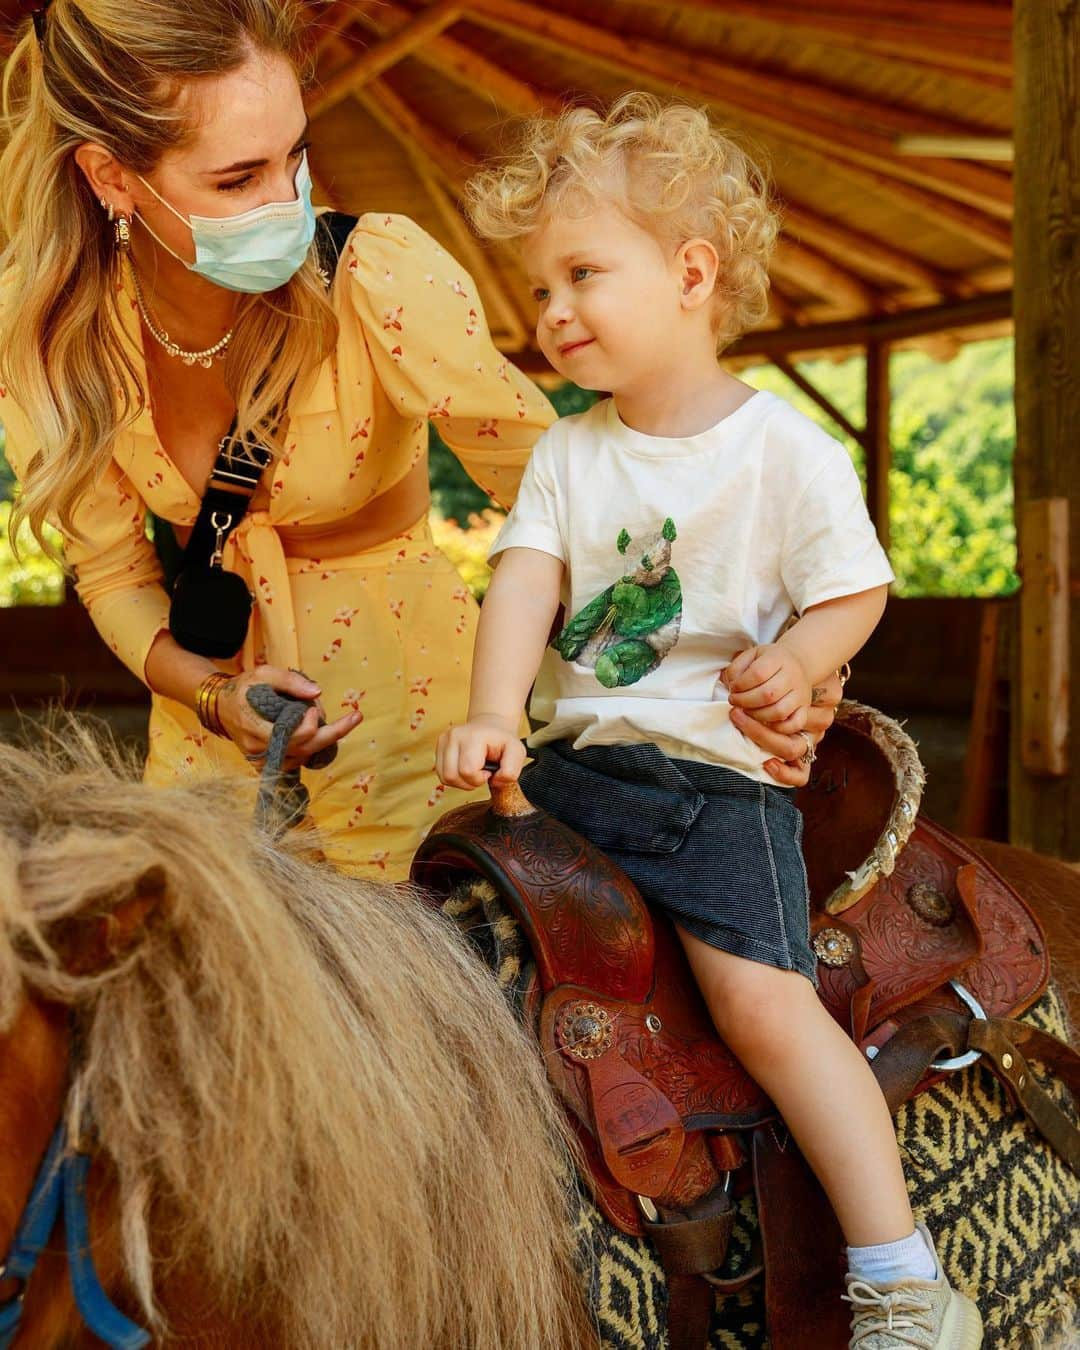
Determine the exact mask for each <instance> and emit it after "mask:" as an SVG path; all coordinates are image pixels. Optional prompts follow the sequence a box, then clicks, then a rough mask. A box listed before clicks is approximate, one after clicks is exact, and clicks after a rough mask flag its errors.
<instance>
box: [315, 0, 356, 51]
mask: <svg viewBox="0 0 1080 1350" xmlns="http://www.w3.org/2000/svg"><path fill="white" fill-rule="evenodd" d="M367 9H368V4H367V3H361V2H360V0H335V3H333V4H331V5H324V6H322V7H320V8H319V9H318V10H317V11H314V12H313V13H312V15H311V21H310V22H311V28H312V29H313V31H314V32H315V34H316V38H315V52H316V55H318V56H322V54H323V53H324V52H325V51H326V50H327V49H328V48H330V47H332V46H333V45H334V43H335V41H336V39H337V38H339V37H341V35H342V34H343V33H344V32H346V31H347V30H348V29H349V28H351V27H352V25H353V24H354V23H356V22H357V21H358V20H359V19H361V18H362V17H363V15H364V14H365V13H366V11H367ZM309 11H310V6H309Z"/></svg>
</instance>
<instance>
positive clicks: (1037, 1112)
mask: <svg viewBox="0 0 1080 1350" xmlns="http://www.w3.org/2000/svg"><path fill="white" fill-rule="evenodd" d="M968 1050H979V1051H982V1053H983V1054H984V1055H985V1057H986V1060H987V1064H988V1067H990V1068H992V1069H993V1071H994V1073H996V1074H997V1076H998V1077H999V1078H1000V1079H1001V1081H1002V1082H1003V1083H1004V1084H1005V1086H1006V1087H1007V1088H1008V1090H1009V1092H1010V1094H1011V1095H1012V1096H1013V1097H1014V1098H1015V1100H1016V1101H1017V1103H1018V1104H1019V1106H1020V1108H1021V1110H1023V1112H1024V1114H1025V1115H1026V1116H1027V1117H1028V1119H1029V1120H1030V1121H1031V1123H1032V1125H1034V1127H1035V1128H1036V1129H1037V1130H1038V1131H1039V1133H1040V1134H1041V1135H1042V1137H1043V1138H1044V1139H1045V1140H1046V1141H1047V1143H1048V1144H1050V1145H1051V1147H1052V1148H1054V1149H1055V1150H1056V1152H1057V1153H1059V1154H1060V1156H1061V1157H1062V1158H1063V1159H1064V1161H1065V1162H1066V1163H1067V1164H1068V1165H1069V1167H1071V1168H1072V1170H1073V1171H1074V1172H1076V1173H1077V1174H1078V1175H1080V1129H1078V1128H1077V1126H1076V1125H1075V1124H1074V1123H1073V1121H1072V1120H1070V1119H1069V1117H1068V1115H1067V1114H1066V1113H1065V1112H1064V1111H1063V1110H1062V1109H1061V1107H1060V1106H1058V1104H1057V1103H1056V1102H1055V1101H1054V1100H1053V1098H1052V1097H1051V1096H1050V1095H1049V1093H1047V1092H1045V1091H1044V1090H1043V1089H1042V1088H1041V1087H1040V1086H1039V1084H1038V1083H1037V1082H1036V1081H1035V1078H1034V1075H1033V1074H1032V1072H1031V1069H1030V1066H1029V1065H1028V1063H1027V1059H1028V1057H1030V1058H1031V1059H1037V1060H1038V1061H1039V1062H1040V1063H1042V1064H1045V1065H1046V1067H1047V1068H1048V1069H1051V1070H1053V1072H1054V1073H1055V1074H1056V1075H1057V1077H1058V1078H1060V1079H1061V1081H1062V1082H1063V1083H1064V1084H1065V1085H1066V1087H1068V1088H1069V1090H1070V1091H1071V1092H1072V1094H1073V1097H1074V1098H1075V1099H1076V1101H1077V1102H1078V1103H1080V1055H1078V1054H1077V1052H1076V1051H1075V1050H1073V1049H1072V1048H1071V1046H1068V1045H1066V1043H1065V1042H1064V1041H1062V1040H1059V1039H1058V1038H1057V1037H1056V1036H1051V1035H1050V1034H1049V1033H1048V1032H1045V1031H1040V1030H1039V1029H1038V1028H1037V1027H1033V1026H1031V1025H1030V1024H1029V1023H1027V1022H1018V1021H1016V1020H1014V1019H1012V1018H1003V1017H990V1018H986V1019H982V1018H968V1017H967V1016H966V1015H965V1014H960V1013H947V1012H940V1013H935V1014H933V1015H932V1016H928V1017H920V1018H916V1019H915V1020H914V1021H912V1022H909V1023H908V1024H907V1025H906V1026H903V1027H901V1028H900V1030H899V1031H897V1032H896V1034H895V1035H894V1036H893V1037H892V1039H891V1040H889V1041H888V1042H887V1043H886V1044H885V1045H884V1046H883V1047H882V1049H881V1051H880V1052H879V1053H878V1055H877V1057H876V1058H875V1059H874V1061H873V1066H872V1067H873V1070H874V1076H875V1077H876V1078H877V1080H878V1082H879V1083H880V1084H881V1089H882V1091H883V1092H884V1094H885V1099H886V1101H887V1102H888V1103H889V1109H890V1110H891V1111H893V1112H895V1111H896V1110H897V1109H898V1108H899V1107H900V1106H901V1105H902V1104H903V1103H904V1102H905V1101H907V1099H908V1098H909V1097H911V1096H912V1095H913V1094H914V1092H915V1090H916V1088H917V1087H918V1085H919V1083H920V1082H921V1081H922V1080H923V1079H924V1078H925V1077H926V1076H927V1074H928V1073H933V1069H932V1067H931V1066H932V1064H933V1062H934V1061H935V1060H939V1059H943V1058H950V1057H952V1056H955V1055H962V1054H965V1053H966V1052H967V1051H968Z"/></svg>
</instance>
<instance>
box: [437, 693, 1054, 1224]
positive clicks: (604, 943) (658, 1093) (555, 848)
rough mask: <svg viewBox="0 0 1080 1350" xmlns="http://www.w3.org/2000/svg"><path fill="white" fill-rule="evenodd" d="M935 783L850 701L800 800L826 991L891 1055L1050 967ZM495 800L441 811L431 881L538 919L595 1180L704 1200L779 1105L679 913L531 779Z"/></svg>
mask: <svg viewBox="0 0 1080 1350" xmlns="http://www.w3.org/2000/svg"><path fill="white" fill-rule="evenodd" d="M922 782H923V778H922V770H921V766H920V765H919V761H918V756H917V753H916V751H915V747H914V745H913V744H912V742H911V741H910V739H909V738H908V737H907V736H906V735H905V734H904V732H903V731H902V730H901V729H900V728H899V727H898V726H897V725H896V724H895V723H893V722H890V721H889V720H888V719H887V718H884V717H883V716H882V715H881V714H880V713H877V712H876V711H874V710H872V709H867V708H864V707H862V706H860V705H857V704H852V703H847V704H843V705H841V709H840V710H839V712H838V717H837V724H836V726H835V728H834V729H833V730H832V731H831V732H830V734H829V736H828V737H826V739H825V740H824V742H823V743H822V746H821V751H820V753H819V756H818V760H817V762H816V765H815V772H814V774H813V777H812V778H811V781H810V783H809V784H808V786H807V787H806V788H805V789H803V790H802V792H801V793H800V796H799V806H800V808H801V809H802V810H803V812H804V815H805V819H806V827H805V831H804V852H805V855H806V863H807V874H808V878H809V881H810V894H811V935H812V943H813V948H814V951H815V953H816V954H817V956H818V961H819V979H820V990H819V992H820V996H821V999H822V1001H823V1002H824V1004H825V1006H826V1007H827V1008H828V1010H829V1012H830V1013H831V1014H832V1016H833V1017H834V1018H835V1019H836V1020H837V1022H839V1023H840V1025H841V1026H842V1027H843V1028H844V1029H845V1030H846V1031H847V1032H848V1034H849V1035H851V1036H852V1038H853V1039H854V1040H855V1041H856V1043H857V1044H859V1045H860V1047H861V1048H862V1049H863V1050H864V1051H865V1052H866V1053H867V1054H868V1056H869V1057H870V1058H871V1059H872V1060H876V1059H877V1057H878V1055H879V1054H880V1052H881V1051H882V1049H883V1048H884V1047H885V1046H886V1045H887V1044H888V1043H889V1042H890V1040H891V1039H892V1038H893V1037H894V1036H895V1035H896V1034H897V1032H898V1031H900V1030H901V1028H903V1027H904V1026H905V1025H907V1024H909V1023H912V1022H913V1021H915V1020H916V1019H926V1018H927V1017H928V1016H932V1015H934V1016H937V1017H939V1018H941V1017H944V1018H945V1019H946V1021H948V1020H949V1019H951V1024H952V1025H955V1024H956V1023H957V1021H958V1019H960V1017H961V1015H962V1017H963V1021H964V1022H965V1023H966V1021H967V1019H968V1017H969V1010H970V1009H971V1007H972V1004H970V1003H967V1002H966V1000H965V999H964V996H963V995H962V994H958V993H957V992H956V991H955V988H954V987H953V984H952V982H956V984H959V985H961V986H962V988H963V990H964V991H965V993H966V994H967V996H968V997H969V998H971V999H973V1000H974V1004H975V1006H977V1007H978V1009H979V1013H980V1015H985V1016H986V1017H988V1018H1006V1017H1012V1016H1014V1015H1015V1014H1016V1013H1018V1012H1020V1011H1022V1010H1023V1009H1024V1008H1027V1007H1028V1006H1029V1005H1030V1004H1032V1003H1033V1002H1034V1001H1035V1000H1036V999H1037V998H1038V997H1039V996H1040V994H1041V993H1042V992H1043V990H1044V988H1045V986H1046V983H1047V979H1048V977H1049V961H1048V956H1047V952H1046V944H1045V941H1044V939H1043V935H1042V932H1041V930H1040V928H1039V925H1038V922H1037V921H1036V919H1035V917H1034V915H1033V914H1032V913H1031V911H1030V910H1029V909H1028V907H1027V905H1025V904H1024V902H1023V901H1022V900H1021V899H1020V897H1019V896H1018V895H1017V894H1016V893H1015V892H1014V891H1013V890H1012V889H1011V888H1010V887H1009V886H1008V885H1007V883H1006V882H1005V881H1004V880H1003V879H1002V878H1001V877H1000V876H998V875H997V873H995V872H994V871H993V870H992V869H991V868H990V867H989V866H988V865H987V864H986V863H985V862H983V861H982V860H981V859H979V858H977V857H976V856H975V855H974V854H972V853H971V852H970V851H969V850H968V849H967V848H966V847H965V846H964V845H963V844H962V842H961V841H960V840H958V839H956V838H954V837H953V836H952V835H950V834H949V833H948V832H947V831H945V830H943V829H941V828H940V827H938V826H936V825H934V824H932V823H930V822H928V821H921V820H917V819H916V817H917V812H918V805H919V800H920V797H921V791H922ZM493 797H495V798H496V799H495V800H494V801H493V804H492V805H490V806H489V805H487V804H482V803H477V804H471V805H467V806H464V807H460V808H458V809H457V810H455V811H451V812H450V813H448V814H447V815H445V816H444V817H443V818H442V820H441V821H440V822H439V824H438V826H437V828H436V829H435V830H434V831H432V833H431V834H430V835H429V836H428V838H427V839H426V840H425V842H424V843H423V844H422V845H421V848H420V850H419V852H418V853H417V855H416V860H415V863H414V867H413V879H414V880H415V881H416V882H418V883H419V884H421V885H423V886H425V887H427V888H430V889H433V890H435V891H436V892H437V893H439V894H442V895H444V896H445V895H448V894H449V893H450V892H451V890H453V889H454V887H455V886H456V885H457V884H458V883H459V882H460V881H461V880H463V879H468V878H475V877H476V876H481V877H483V878H485V879H487V880H488V881H489V882H490V883H491V884H492V885H493V886H494V887H495V889H496V891H497V892H498V894H499V896H500V898H501V899H502V901H503V903H504V904H506V905H507V907H508V908H509V909H510V910H511V912H512V913H513V914H514V916H515V917H516V919H517V920H518V922H519V923H520V924H521V926H522V928H523V929H524V931H525V934H526V936H527V938H528V941H529V943H530V944H531V947H532V951H533V955H534V958H535V962H536V969H537V978H538V983H539V986H540V995H541V999H542V1004H541V1008H540V1016H539V1025H538V1034H539V1039H540V1045H541V1050H542V1052H543V1053H544V1055H545V1062H546V1064H547V1067H548V1072H549V1075H550V1077H551V1081H552V1083H553V1086H554V1087H555V1089H556V1091H557V1092H558V1094H559V1096H560V1097H561V1099H562V1101H563V1103H564V1105H565V1107H566V1108H567V1110H568V1112H569V1115H570V1118H571V1120H572V1122H573V1123H574V1125H575V1128H576V1130H577V1133H578V1136H579V1138H580V1140H581V1144H582V1149H583V1151H584V1154H585V1157H586V1160H587V1164H588V1169H589V1176H588V1178H587V1180H588V1181H589V1183H590V1185H591V1188H592V1190H593V1192H594V1195H595V1197H596V1199H597V1202H598V1204H599V1205H600V1207H601V1208H602V1209H603V1211H604V1212H605V1214H606V1215H607V1217H608V1218H609V1219H610V1220H611V1222H612V1223H614V1224H615V1225H616V1226H617V1227H618V1228H620V1229H622V1231H624V1232H627V1233H633V1234H640V1233H642V1232H643V1231H646V1230H648V1231H651V1225H650V1224H648V1223H646V1222H643V1210H644V1211H645V1212H647V1213H652V1211H653V1209H655V1211H657V1212H666V1211H675V1212H683V1213H686V1212H689V1211H690V1210H692V1208H693V1206H694V1205H695V1204H696V1203H697V1202H698V1201H699V1200H700V1199H701V1198H702V1197H704V1196H707V1195H709V1194H710V1193H712V1192H713V1191H715V1189H716V1188H717V1186H718V1185H720V1184H721V1183H722V1179H723V1177H724V1175H725V1174H726V1173H727V1172H729V1171H730V1170H731V1169H732V1168H733V1167H735V1166H737V1165H738V1164H739V1163H740V1162H742V1161H744V1154H743V1149H742V1144H741V1142H740V1140H739V1137H738V1132H740V1131H746V1130H749V1129H752V1128H753V1127H756V1126H759V1125H762V1124H764V1123H765V1122H768V1121H769V1120H771V1119H774V1118H775V1114H776V1113H775V1110H774V1108H773V1105H772V1103H771V1102H770V1101H769V1099H768V1098H767V1097H766V1096H765V1095H764V1093H763V1092H762V1090H761V1089H760V1088H759V1087H758V1085H757V1084H756V1083H755V1082H754V1080H753V1079H751V1078H750V1077H749V1075H748V1074H747V1073H746V1072H745V1070H744V1069H743V1068H742V1066H741V1065H740V1064H739V1062H738V1061H737V1060H736V1059H735V1058H734V1056H733V1055H732V1054H731V1053H730V1051H729V1050H728V1049H727V1047H726V1046H725V1045H724V1044H723V1042H721V1041H720V1039H719V1037H718V1036H717V1034H716V1031H715V1029H714V1027H713V1024H712V1021H711V1019H710V1017H709V1014H708V1011H707V1009H706V1007H705V1004H704V1002H703V1000H702V998H701V996H700V994H699V993H698V991H697V988H696V986H695V984H694V981H693V978H692V976H691V974H690V971H689V967H688V965H687V963H686V959H685V956H684V954H683V951H682V947H681V944H680V943H679V941H678V938H677V937H676V935H675V933H674V930H673V928H672V926H671V924H670V922H669V921H668V920H667V919H666V918H664V916H662V915H660V914H653V913H652V912H651V911H650V910H649V908H648V907H647V905H646V904H645V903H644V902H643V900H642V899H641V897H640V895H639V894H638V892H637V890H636V889H635V887H634V886H633V884H632V883H631V882H630V881H629V879H628V878H627V877H626V876H625V875H623V873H622V872H620V871H619V869H618V868H617V867H616V866H615V865H614V864H613V863H612V862H610V861H609V860H608V859H607V858H606V857H605V856H604V855H603V854H601V853H600V852H599V851H598V850H597V849H595V848H594V847H593V846H592V845H591V844H590V843H588V842H587V841H586V840H584V839H582V838H581V837H580V836H579V835H577V834H575V833H574V832H573V831H572V830H570V829H568V828H567V827H565V826H564V825H562V824H561V823H559V822H558V821H556V820H554V819H553V818H552V817H550V816H549V815H547V814H546V813H544V812H542V811H538V810H535V809H533V808H532V807H531V806H530V805H529V803H528V802H527V801H525V799H524V798H523V796H522V794H521V793H520V792H519V791H516V790H515V791H514V792H511V793H504V794H501V795H500V794H493ZM922 1024H923V1022H922V1021H920V1025H922ZM935 1025H938V1024H937V1023H935ZM904 1069H905V1073H906V1077H905V1076H904V1074H901V1075H900V1077H901V1078H903V1080H904V1081H903V1087H902V1092H903V1096H909V1095H911V1093H912V1092H913V1091H917V1090H921V1089H922V1088H924V1087H926V1086H928V1085H929V1084H930V1083H931V1082H933V1081H935V1080H936V1079H937V1078H938V1077H939V1076H940V1072H939V1071H938V1070H935V1069H933V1068H927V1067H926V1064H925V1063H924V1064H923V1065H921V1071H919V1072H918V1074H917V1081H915V1082H911V1081H909V1079H910V1077H911V1069H910V1065H905V1066H904ZM891 1087H892V1091H891V1092H890V1091H889V1090H888V1088H887V1091H886V1095H887V1096H890V1101H891V1104H892V1105H893V1106H894V1108H895V1106H898V1105H899V1104H900V1102H899V1100H894V1098H895V1097H896V1092H897V1089H896V1084H895V1083H894V1084H891ZM903 1096H901V1098H900V1100H902V1099H903ZM639 1197H644V1198H646V1199H647V1201H649V1202H651V1205H650V1204H644V1205H643V1203H642V1201H641V1200H640V1199H639Z"/></svg>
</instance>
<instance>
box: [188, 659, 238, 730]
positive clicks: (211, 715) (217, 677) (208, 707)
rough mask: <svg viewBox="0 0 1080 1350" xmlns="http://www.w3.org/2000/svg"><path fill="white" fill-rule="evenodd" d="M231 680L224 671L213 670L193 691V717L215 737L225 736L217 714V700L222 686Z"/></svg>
mask: <svg viewBox="0 0 1080 1350" xmlns="http://www.w3.org/2000/svg"><path fill="white" fill-rule="evenodd" d="M231 678H232V677H231V676H229V675H226V674H225V673H224V671H221V670H213V671H211V672H210V674H209V675H207V677H206V679H205V680H203V682H202V683H201V684H200V685H199V687H198V689H196V690H195V715H196V716H197V717H198V719H199V721H200V722H201V723H202V725H203V726H204V727H205V728H206V729H207V731H211V732H213V734H214V735H215V736H224V735H225V734H226V733H225V728H224V727H223V726H222V724H221V717H220V716H219V714H218V698H219V696H220V694H221V690H222V686H223V685H226V684H228V682H229V680H230V679H231Z"/></svg>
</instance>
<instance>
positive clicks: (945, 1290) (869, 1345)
mask: <svg viewBox="0 0 1080 1350" xmlns="http://www.w3.org/2000/svg"><path fill="white" fill-rule="evenodd" d="M916 1229H917V1231H918V1232H920V1233H921V1234H922V1236H923V1239H924V1240H925V1242H926V1245H927V1247H928V1248H929V1249H930V1251H931V1253H933V1257H934V1260H935V1262H936V1263H937V1268H938V1277H937V1279H936V1280H916V1279H906V1280H894V1281H891V1282H889V1283H888V1284H886V1283H884V1282H881V1283H879V1282H878V1281H876V1280H867V1279H864V1278H863V1277H862V1276H861V1275H849V1276H848V1277H847V1293H846V1294H845V1295H844V1299H845V1301H846V1302H848V1303H850V1304H851V1340H850V1341H849V1342H848V1350H910V1348H911V1347H917V1350H978V1347H979V1346H980V1345H982V1330H983V1328H982V1318H981V1317H980V1316H979V1310H978V1308H976V1306H975V1304H974V1303H972V1301H971V1299H969V1298H968V1297H967V1296H966V1295H965V1294H960V1293H958V1292H957V1291H956V1290H955V1289H953V1288H952V1287H951V1286H950V1284H949V1282H948V1280H947V1279H946V1278H945V1273H944V1271H943V1270H942V1269H941V1262H940V1261H938V1259H937V1252H935V1251H934V1243H933V1240H932V1238H931V1237H930V1234H929V1233H928V1232H927V1231H926V1229H925V1228H924V1227H923V1225H922V1224H921V1223H920V1224H916Z"/></svg>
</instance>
